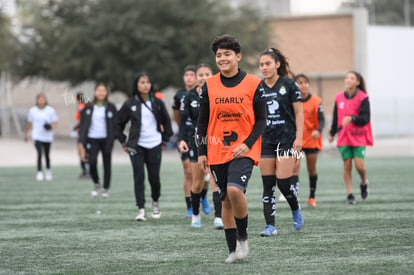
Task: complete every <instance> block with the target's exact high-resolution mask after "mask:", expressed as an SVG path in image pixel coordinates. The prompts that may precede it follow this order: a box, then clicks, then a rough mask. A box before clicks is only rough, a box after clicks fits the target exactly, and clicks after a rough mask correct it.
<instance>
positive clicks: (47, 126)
mask: <svg viewBox="0 0 414 275" xmlns="http://www.w3.org/2000/svg"><path fill="white" fill-rule="evenodd" d="M43 127H44V128H45V129H46V130H47V131H50V130H52V124H50V123H45V124H44V125H43Z"/></svg>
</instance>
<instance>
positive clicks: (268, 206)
mask: <svg viewBox="0 0 414 275" xmlns="http://www.w3.org/2000/svg"><path fill="white" fill-rule="evenodd" d="M262 181H263V197H262V201H263V215H264V218H265V221H266V225H268V224H271V225H273V226H274V225H275V215H276V198H275V188H276V176H262Z"/></svg>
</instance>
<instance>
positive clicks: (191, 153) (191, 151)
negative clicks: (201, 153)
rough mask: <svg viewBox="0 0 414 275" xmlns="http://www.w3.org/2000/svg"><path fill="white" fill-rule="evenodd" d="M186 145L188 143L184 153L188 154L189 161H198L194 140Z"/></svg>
mask: <svg viewBox="0 0 414 275" xmlns="http://www.w3.org/2000/svg"><path fill="white" fill-rule="evenodd" d="M187 145H188V152H187V153H186V154H187V155H188V158H189V159H190V162H193V163H197V162H198V149H197V146H196V144H195V142H189V143H188V144H187Z"/></svg>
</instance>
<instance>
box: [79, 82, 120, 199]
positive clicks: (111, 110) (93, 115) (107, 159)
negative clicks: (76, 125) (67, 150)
mask: <svg viewBox="0 0 414 275" xmlns="http://www.w3.org/2000/svg"><path fill="white" fill-rule="evenodd" d="M108 95H109V92H108V88H107V87H106V85H105V84H104V83H98V84H97V85H96V86H95V91H94V98H93V102H91V103H89V104H87V105H86V106H85V108H84V109H83V110H82V112H81V121H80V129H79V148H80V153H81V158H82V159H83V160H84V161H85V160H86V159H87V160H88V162H89V169H90V174H91V177H92V181H93V183H94V189H93V190H92V192H91V195H92V197H97V196H98V195H99V191H100V190H101V185H100V183H99V175H98V168H97V164H98V154H99V151H101V153H102V159H103V168H104V169H103V170H104V171H103V174H104V181H103V191H102V197H104V198H108V197H109V193H108V190H109V187H110V185H111V165H112V164H111V159H112V148H113V145H114V140H115V138H116V132H115V122H116V118H117V111H116V107H115V105H114V104H112V103H111V102H109V101H108ZM86 151H87V152H88V157H87V158H86Z"/></svg>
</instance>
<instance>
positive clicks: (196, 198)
mask: <svg viewBox="0 0 414 275" xmlns="http://www.w3.org/2000/svg"><path fill="white" fill-rule="evenodd" d="M200 198H201V193H198V194H195V193H193V192H191V204H192V206H193V214H194V215H198V214H200Z"/></svg>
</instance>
